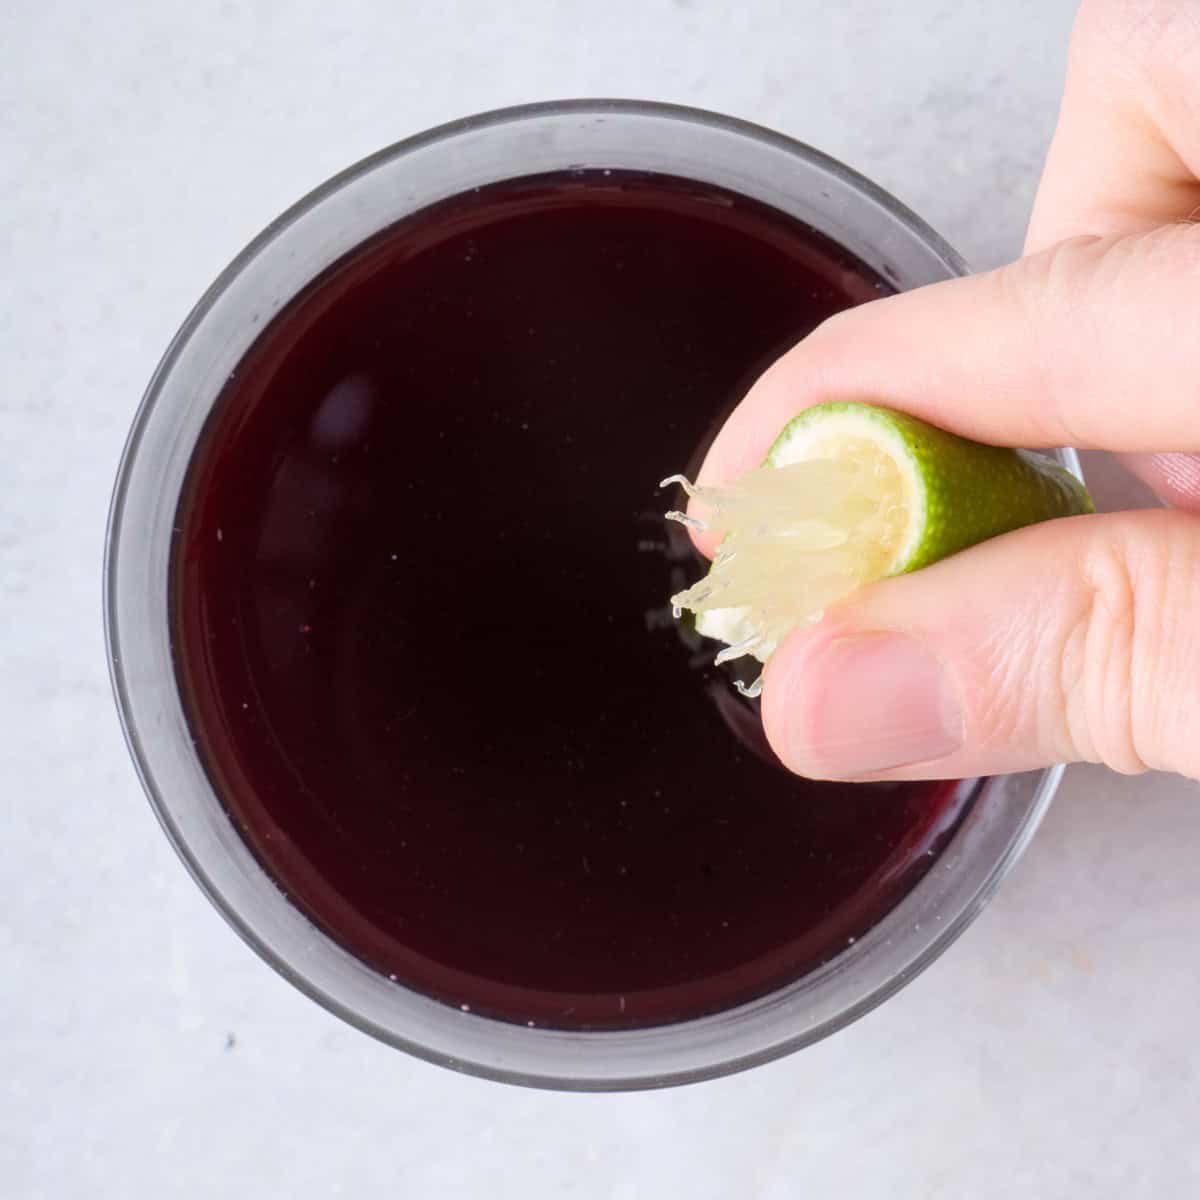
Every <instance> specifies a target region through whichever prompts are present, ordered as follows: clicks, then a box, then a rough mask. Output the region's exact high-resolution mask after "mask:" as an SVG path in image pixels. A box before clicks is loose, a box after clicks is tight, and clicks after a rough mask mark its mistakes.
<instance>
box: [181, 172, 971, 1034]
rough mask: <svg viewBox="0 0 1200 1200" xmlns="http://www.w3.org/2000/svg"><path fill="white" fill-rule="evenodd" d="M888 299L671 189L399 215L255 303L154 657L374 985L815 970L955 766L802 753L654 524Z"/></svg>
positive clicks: (622, 996) (705, 989)
mask: <svg viewBox="0 0 1200 1200" xmlns="http://www.w3.org/2000/svg"><path fill="white" fill-rule="evenodd" d="M882 290H886V289H885V287H884V285H883V284H882V283H881V281H880V280H878V279H877V278H876V277H875V276H874V275H873V274H872V273H871V272H870V271H868V270H867V269H866V268H865V267H863V266H862V265H861V264H859V263H857V262H856V261H854V260H852V259H850V258H849V257H848V256H847V255H845V254H844V253H842V252H840V251H839V250H837V249H836V248H835V247H834V246H832V245H831V244H830V243H828V242H826V241H825V240H824V239H822V238H820V237H818V236H817V235H816V234H814V233H813V232H812V231H810V230H808V229H806V228H805V227H803V226H802V225H799V224H797V223H796V222H794V221H793V220H791V219H790V218H786V217H784V216H782V215H781V214H779V213H777V212H775V211H773V210H770V209H767V208H764V207H762V206H760V205H758V204H755V203H751V202H749V201H747V200H745V199H744V198H741V197H737V196H734V195H732V194H729V193H723V192H719V191H715V190H713V189H711V188H708V187H700V186H698V185H693V184H689V183H686V182H683V181H680V180H673V179H667V178H663V177H653V176H651V177H636V176H625V175H619V176H618V175H608V174H601V173H598V172H593V173H588V174H577V175H572V176H564V177H554V178H549V177H543V178H539V179H526V180H519V181H514V182H510V183H506V184H503V185H498V186H495V187H492V188H487V189H484V190H482V191H480V192H476V193H472V194H470V195H465V196H462V197H459V198H457V199H455V200H453V201H450V202H447V203H445V204H443V205H440V206H438V207H436V208H434V209H431V210H428V211H426V212H424V213H420V214H418V215H417V216H415V217H413V218H411V219H409V220H408V221H406V222H404V223H403V224H402V225H401V226H399V227H397V228H395V229H394V230H392V231H391V232H389V233H388V234H387V235H385V236H383V237H382V238H380V239H378V240H377V241H376V242H375V243H373V244H372V245H370V246H369V247H367V248H365V249H363V250H362V251H360V252H358V253H357V254H355V255H354V256H352V257H351V258H350V259H349V260H347V261H346V262H344V263H343V264H341V265H340V266H339V267H337V268H336V269H335V270H333V271H331V272H330V273H329V274H328V275H327V276H326V277H325V278H324V279H322V280H321V281H320V282H319V283H318V284H317V285H316V286H314V287H313V288H311V289H310V290H309V291H308V292H307V293H306V294H305V295H304V296H303V297H301V298H300V299H299V300H298V301H297V302H295V303H294V304H293V305H291V306H290V307H289V308H287V309H286V310H285V311H284V312H283V313H282V314H280V315H279V316H278V317H277V318H276V319H275V321H274V322H273V323H272V324H271V325H270V326H269V328H268V329H267V330H266V332H265V333H264V334H263V336H262V338H261V339H260V341H259V342H258V344H257V345H256V347H255V348H254V350H253V352H252V353H251V354H250V355H249V356H248V358H247V359H246V361H245V362H244V364H243V365H242V367H241V368H240V369H239V370H238V371H237V373H236V375H235V377H234V378H232V379H231V380H230V382H229V385H228V387H227V389H226V392H225V394H224V396H223V397H222V398H221V401H220V403H219V404H218V406H217V409H216V411H215V414H214V416H213V418H212V420H211V421H210V424H209V427H208V430H207V432H206V435H205V437H204V439H203V442H202V444H201V446H200V447H199V449H198V450H197V452H196V458H195V462H194V465H193V469H192V475H191V478H190V482H189V487H188V490H187V492H186V494H185V497H184V500H183V503H182V506H181V511H180V514H179V522H178V524H179V526H180V529H181V533H180V536H179V540H178V544H177V551H176V557H175V567H174V577H173V604H174V620H175V628H176V633H177V662H178V670H179V677H180V680H181V685H182V688H183V692H184V696H185V702H186V704H187V706H188V709H189V712H190V715H191V720H192V724H193V729H194V732H195V735H196V738H197V741H198V744H199V746H200V748H201V751H202V753H203V755H204V756H205V759H206V761H207V763H208V767H209V770H210V773H211V775H212V777H213V780H214V783H215V785H216V786H217V788H218V790H219V792H220V794H221V795H222V797H223V798H224V802H225V804H226V805H227V807H228V809H229V812H230V813H231V815H232V817H233V819H234V820H235V822H236V823H237V826H238V827H239V829H240V830H241V831H242V832H243V834H244V836H245V838H246V840H247V842H248V843H249V844H250V845H251V846H252V847H253V849H254V850H255V852H256V853H257V854H258V856H259V857H260V859H261V860H262V862H263V863H264V865H265V866H266V867H267V869H268V870H269V871H270V872H271V873H272V875H273V876H274V877H275V878H276V879H277V881H278V882H279V885H280V887H281V888H283V890H284V891H285V892H286V893H287V894H288V895H289V896H290V897H291V899H292V900H293V902H294V903H295V904H297V905H299V906H300V907H301V908H302V909H304V910H305V911H306V912H307V913H308V914H309V915H310V916H311V917H312V919H313V920H314V921H315V922H317V923H318V924H319V925H320V926H322V927H323V928H324V929H326V930H327V931H328V932H329V933H330V934H332V936H333V937H335V938H337V939H338V940H339V941H341V942H342V943H343V944H344V945H345V946H346V947H348V948H349V949H350V950H351V951H353V952H354V953H355V954H356V955H358V956H360V957H361V958H362V959H364V960H366V961H367V962H369V963H370V964H372V965H373V966H374V967H376V968H377V969H378V970H379V971H381V972H385V973H389V974H392V975H394V976H396V978H397V979H398V980H399V981H400V982H401V983H402V984H407V985H409V986H411V987H414V988H417V989H419V990H421V991H423V992H426V993H428V994H430V995H432V996H435V997H438V998H440V999H442V1000H444V1001H446V1002H447V1003H450V1004H454V1005H469V1006H470V1007H471V1008H472V1009H473V1010H475V1011H479V1012H484V1013H489V1014H492V1015H495V1016H498V1017H502V1018H506V1019H509V1020H513V1021H520V1022H536V1023H538V1024H542V1023H546V1024H553V1025H558V1026H567V1027H580V1026H616V1025H637V1024H647V1023H656V1022H663V1021H674V1020H679V1019H682V1018H685V1017H689V1016H695V1015H697V1014H700V1013H704V1012H709V1011H712V1010H715V1009H719V1008H722V1007H725V1006H728V1005H731V1004H734V1003H736V1002H738V1001H741V1000H745V999H747V998H749V997H751V996H754V995H756V994H760V993H762V992H764V991H766V990H767V989H769V988H771V987H774V986H776V985H778V984H780V983H782V982H785V981H787V980H789V979H792V978H795V977H797V976H798V975H800V974H802V973H803V972H805V971H807V970H809V969H811V968H812V967H813V966H814V965H816V964H819V963H821V962H823V961H825V960H827V959H829V958H830V957H831V956H833V955H835V954H837V953H838V952H839V951H840V950H842V949H843V948H844V947H845V946H846V945H847V943H848V941H849V940H851V939H853V938H855V937H857V936H859V935H860V934H862V933H863V932H864V930H866V929H868V928H869V927H870V926H871V925H872V924H873V923H874V922H876V921H877V920H878V919H879V918H880V916H881V915H882V914H883V913H885V912H886V911H887V910H888V909H889V908H890V907H891V906H892V904H894V902H895V901H896V900H897V899H898V898H899V897H900V896H901V895H903V894H904V892H905V891H906V890H907V889H908V888H909V887H911V885H912V884H913V882H914V881H915V880H916V879H917V878H918V877H919V876H920V875H921V874H922V873H923V872H924V870H925V869H926V867H927V866H928V865H929V863H930V862H931V861H932V858H931V855H932V854H934V853H935V852H936V850H937V848H938V847H939V846H940V845H941V843H942V842H943V840H944V839H945V838H946V837H947V836H948V831H949V830H951V829H952V827H953V825H954V823H955V821H956V820H957V818H958V816H959V815H961V811H962V808H963V806H964V804H965V803H966V801H965V800H964V799H963V797H964V796H965V794H966V792H967V791H968V790H969V789H967V788H963V787H959V786H958V785H944V784H937V785H904V786H892V787H854V786H842V785H826V784H813V783H806V782H803V781H801V780H797V779H795V778H792V777H791V776H789V775H788V774H787V773H786V772H785V771H784V770H782V768H780V767H779V766H778V764H777V763H776V762H775V761H774V760H773V758H772V757H771V755H770V752H769V751H768V750H767V748H766V746H765V744H764V742H763V739H762V733H761V729H760V727H759V724H758V717H757V712H756V709H755V707H754V706H753V705H752V704H751V703H750V702H748V701H745V700H742V699H741V698H740V697H739V696H737V695H736V694H735V692H734V691H733V689H732V687H731V686H730V678H729V676H728V675H727V674H726V673H725V672H724V671H717V670H715V669H713V668H712V667H711V666H709V663H710V661H711V656H712V652H713V650H714V649H715V647H714V646H713V645H711V644H708V645H701V644H700V643H699V641H698V639H696V638H695V637H694V636H693V635H690V634H688V633H687V632H686V631H685V630H681V629H680V628H679V627H678V626H677V624H676V623H675V622H673V621H672V620H671V619H670V615H669V611H668V609H667V597H668V596H669V595H670V593H671V592H672V591H673V590H675V589H676V588H678V587H679V586H681V584H682V582H683V580H684V579H685V578H686V579H691V578H694V577H695V575H696V574H698V573H699V572H700V570H701V564H699V563H698V561H697V560H696V559H695V556H694V555H693V553H692V551H691V549H690V546H689V544H688V543H687V540H686V538H684V537H683V536H682V534H681V531H679V530H678V529H677V528H676V527H673V526H668V525H667V524H666V523H665V522H664V521H663V519H662V516H661V514H662V512H663V510H664V509H665V508H667V507H670V505H671V503H673V502H674V501H675V500H676V497H674V496H664V495H661V494H659V493H658V492H657V491H656V490H655V482H656V480H658V479H659V478H660V477H661V476H663V475H665V474H667V473H669V472H671V471H676V470H680V469H683V468H687V467H690V466H694V465H695V462H696V460H697V455H698V454H699V452H700V451H701V450H702V448H703V446H704V444H705V443H706V441H707V439H708V438H709V437H710V436H711V432H712V431H713V429H714V426H715V424H716V423H717V421H718V420H719V418H720V417H721V416H722V415H723V414H724V413H725V412H726V411H727V410H728V408H729V407H730V405H731V404H732V403H733V402H734V401H735V400H736V399H737V398H738V397H739V396H740V395H741V393H742V392H743V391H744V389H745V387H746V385H747V384H748V383H749V381H750V380H751V379H752V378H753V377H754V375H755V373H756V372H757V371H759V370H760V369H761V368H762V367H763V366H764V365H765V364H766V363H767V362H768V361H769V360H770V359H771V358H772V357H774V356H775V355H776V354H778V353H779V352H780V351H781V350H783V349H784V348H786V347H787V346H788V345H789V344H790V343H792V342H794V341H795V340H796V339H797V338H798V337H800V336H801V335H803V334H804V333H805V332H806V331H807V330H809V329H810V328H811V327H812V326H814V325H815V324H816V323H817V322H818V321H820V320H821V319H822V318H823V317H825V316H827V315H828V314H830V313H833V312H835V311H837V310H838V309H841V308H844V307H846V306H847V305H851V304H855V303H858V302H860V301H863V300H867V299H870V298H871V297H872V296H875V295H877V294H878V293H879V292H880V291H882Z"/></svg>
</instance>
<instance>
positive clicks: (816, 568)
mask: <svg viewBox="0 0 1200 1200" xmlns="http://www.w3.org/2000/svg"><path fill="white" fill-rule="evenodd" d="M672 483H679V484H681V485H682V486H683V488H684V490H685V491H686V492H687V494H688V495H689V496H693V497H695V498H696V499H698V500H699V501H701V503H702V504H703V505H704V508H705V510H706V515H705V518H704V519H703V520H698V519H697V518H694V517H689V516H687V515H686V514H684V513H682V512H670V513H668V514H667V516H668V517H669V518H671V519H672V520H677V521H682V522H683V523H684V524H688V525H691V526H693V527H700V528H704V529H712V530H715V531H717V532H719V533H723V534H724V535H725V536H724V538H723V539H722V541H721V543H720V546H719V548H718V550H717V554H716V556H715V558H714V559H713V562H712V566H711V567H710V569H709V571H708V574H707V575H705V576H704V578H703V579H701V580H699V581H698V582H697V583H695V584H693V585H692V586H691V587H689V588H687V589H685V590H684V591H682V592H679V593H678V594H677V595H675V596H673V597H672V598H671V603H672V605H673V606H674V609H675V613H676V615H677V616H679V615H681V614H682V611H683V610H684V609H689V610H690V611H692V612H694V613H695V614H696V629H697V631H698V632H699V633H701V634H703V635H704V636H706V637H711V638H715V639H717V640H718V641H722V642H725V643H726V644H727V645H726V648H725V649H724V650H722V651H721V652H720V653H719V654H718V655H717V662H718V663H721V662H725V661H728V660H730V659H734V658H740V657H742V656H744V655H752V656H753V657H755V658H757V659H758V660H759V661H760V662H766V661H767V659H768V658H770V656H771V654H772V653H773V652H774V650H775V648H776V647H777V646H778V645H779V643H780V642H781V641H782V640H783V638H784V637H785V636H786V635H787V634H788V633H790V632H791V631H792V630H793V629H795V628H798V627H800V626H802V625H806V624H811V623H813V622H815V621H817V620H819V619H820V618H821V617H822V616H823V615H824V612H825V610H826V609H827V608H828V607H829V606H830V605H831V604H834V603H836V602H837V601H838V600H841V599H844V598H845V597H846V596H848V595H850V593H852V592H853V591H854V590H855V589H857V588H859V587H861V586H862V585H863V584H866V583H870V582H872V581H874V580H877V579H883V578H886V577H888V576H890V575H901V574H904V573H905V572H908V571H915V570H917V569H919V568H920V567H924V566H928V565H929V564H930V563H932V562H936V561H937V560H938V559H941V558H946V557H947V556H948V555H951V554H954V553H955V552H957V551H959V550H963V549H965V548H966V547H968V546H973V545H975V544H976V543H977V542H982V541H985V540H986V539H987V538H990V537H995V536H997V535H998V534H1001V533H1007V532H1009V531H1010V530H1013V529H1019V528H1020V527H1021V526H1023V525H1032V524H1033V523H1035V522H1037V521H1047V520H1050V519H1052V518H1054V517H1066V516H1074V515H1078V514H1080V513H1089V512H1093V511H1094V505H1093V504H1092V499H1091V497H1090V496H1089V495H1088V493H1087V489H1086V488H1085V487H1084V486H1083V484H1082V483H1081V482H1080V481H1079V480H1078V479H1076V477H1075V476H1074V475H1072V474H1071V473H1070V471H1068V470H1067V469H1066V468H1065V467H1063V466H1060V465H1059V464H1058V463H1057V462H1055V461H1054V460H1053V459H1052V458H1048V457H1047V456H1046V455H1043V454H1034V453H1032V452H1030V451H1026V450H1011V449H1007V448H1004V447H1000V446H987V445H984V444H982V443H980V442H973V441H970V440H968V439H967V438H961V437H958V436H956V435H955V434H952V433H947V432H946V431H945V430H943V429H938V428H937V427H936V426H933V425H930V424H928V423H927V422H925V421H921V420H918V419H917V418H916V417H911V416H908V415H907V414H905V413H899V412H894V411H892V410H891V409H887V408H880V407H878V406H876V405H871V404H859V403H852V402H844V401H833V402H830V403H826V404H818V405H816V406H815V407H813V408H809V409H806V410H805V411H804V412H802V413H801V414H800V415H799V416H797V417H795V418H793V419H792V420H791V421H790V422H788V424H787V425H786V426H784V428H783V430H782V432H781V433H780V434H779V436H778V437H777V438H776V439H775V442H774V444H773V445H772V446H771V449H770V450H769V451H768V452H767V457H766V460H765V461H764V462H763V464H762V466H760V467H756V468H755V469H753V470H751V471H747V472H746V473H745V474H744V475H742V476H740V477H739V478H738V479H736V480H734V481H733V482H732V483H730V484H727V485H724V486H721V487H697V486H695V485H693V484H691V483H690V482H689V481H688V480H686V479H685V478H683V476H680V475H673V476H671V477H670V478H668V479H665V480H663V483H662V486H664V487H665V486H668V485H669V484H672ZM760 687H761V680H760V681H759V682H758V683H757V684H755V685H754V686H753V687H751V688H750V689H745V690H747V691H749V692H750V694H757V689H758V688H760Z"/></svg>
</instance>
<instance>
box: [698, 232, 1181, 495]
mask: <svg viewBox="0 0 1200 1200" xmlns="http://www.w3.org/2000/svg"><path fill="white" fill-rule="evenodd" d="M1198 279H1200V226H1184V225H1174V226H1168V227H1166V228H1163V229H1158V230H1154V231H1152V232H1151V233H1148V234H1142V235H1137V236H1133V237H1126V238H1108V239H1081V240H1077V241H1071V242H1066V243H1063V244H1060V245H1059V246H1057V247H1055V248H1053V249H1051V250H1049V251H1045V252H1043V253H1042V254H1038V255H1033V256H1031V257H1028V258H1024V259H1021V260H1019V261H1018V262H1016V263H1012V264H1009V265H1008V266H1005V267H1001V268H1000V269H999V270H996V271H991V272H988V273H986V274H981V275H973V276H969V277H967V278H964V279H953V280H948V281H946V282H944V283H937V284H932V285H930V286H928V287H924V288H919V289H917V290H915V291H911V292H905V293H902V294H900V295H897V296H890V297H888V298H886V299H883V300H876V301H872V302H871V303H869V304H864V305H862V306H861V307H859V308H854V309H849V310H848V311H846V312H843V313H840V314H839V315H838V316H836V317H834V318H832V319H831V320H829V321H827V322H825V324H824V325H822V326H820V327H819V328H818V329H817V330H816V331H815V332H814V333H813V334H811V335H810V336H809V337H808V338H806V339H805V340H804V341H802V342H801V343H799V345H797V346H796V347H794V348H793V349H792V350H791V351H789V352H788V353H787V354H785V355H784V356H783V357H782V358H781V359H779V361H778V362H776V363H775V365H774V366H772V367H771V368H770V369H769V370H768V371H767V373H766V374H765V375H763V376H762V377H761V378H760V379H759V380H758V382H757V383H756V384H755V385H754V386H753V387H752V388H751V389H750V391H749V393H747V395H746V397H745V399H744V400H743V401H742V402H741V404H740V405H739V406H738V407H737V408H736V409H735V410H734V412H733V414H732V415H731V417H730V418H729V420H728V421H727V422H726V424H725V426H724V428H723V429H722V430H721V432H720V434H719V435H718V436H717V439H716V441H715V442H714V443H713V446H712V448H711V449H710V451H709V453H708V457H707V458H706V460H705V463H704V466H703V468H702V469H701V471H700V478H701V480H702V481H703V482H705V483H721V482H726V481H728V480H729V479H732V478H733V477H735V476H736V475H738V474H740V473H741V472H742V471H744V470H747V469H749V468H750V467H753V466H756V465H757V464H758V463H760V462H761V461H762V458H763V456H764V454H765V453H766V451H767V449H768V448H769V446H770V444H771V442H772V440H773V439H774V438H775V436H776V435H777V434H778V432H779V430H780V429H781V428H782V427H783V426H784V425H785V424H786V423H787V421H788V420H789V419H790V418H791V417H792V416H794V415H795V414H796V413H797V412H799V411H800V410H801V409H804V408H807V407H809V406H810V405H813V404H817V403H820V402H821V401H824V400H863V401H869V402H871V403H875V404H882V405H886V406H888V407H891V408H897V409H901V410H903V411H904V412H909V413H912V414H913V415H914V416H918V417H922V418H924V419H925V420H927V421H930V422H931V423H932V424H934V425H939V426H941V427H942V428H944V429H949V430H951V431H953V432H955V433H958V434H961V435H962V436H964V437H970V438H975V439H976V440H978V441H983V442H990V443H993V444H995V445H1008V446H1026V447H1051V446H1063V445H1069V446H1077V447H1080V448H1093V449H1103V450H1117V451H1120V450H1128V451H1146V452H1155V451H1163V450H1187V451H1200V349H1198V347H1200V312H1198V310H1197V308H1196V305H1195V292H1196V284H1197V280H1198Z"/></svg>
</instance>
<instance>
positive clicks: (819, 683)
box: [775, 633, 963, 778]
mask: <svg viewBox="0 0 1200 1200" xmlns="http://www.w3.org/2000/svg"><path fill="white" fill-rule="evenodd" d="M784 666H785V678H784V679H783V680H778V679H777V680H775V684H776V687H777V688H778V685H779V684H782V686H783V694H782V697H781V698H778V699H777V700H776V702H775V703H776V705H778V704H779V703H782V704H784V705H785V706H786V709H785V712H784V715H783V720H784V722H785V734H784V743H785V745H784V747H783V750H784V757H785V760H786V761H787V763H788V765H789V766H791V767H793V769H795V770H797V771H799V772H800V773H802V774H803V773H811V774H819V775H821V776H826V777H831V778H853V777H855V776H860V775H870V774H874V773H875V772H878V771H887V770H891V769H893V768H895V767H904V766H909V765H910V764H913V763H924V762H933V761H936V760H937V759H939V758H945V757H946V756H947V755H948V754H952V753H953V752H954V751H955V750H957V749H959V748H960V747H961V745H962V740H963V720H962V708H961V705H960V703H959V700H958V696H957V693H956V689H955V688H954V686H953V683H952V681H951V680H950V679H948V678H947V676H946V673H945V671H944V670H943V668H942V666H941V664H940V663H939V662H938V660H937V659H936V658H935V657H934V656H933V655H932V654H931V653H930V652H929V651H928V650H927V649H926V648H925V647H924V646H923V645H922V644H921V643H920V642H918V641H917V640H916V639H915V638H911V637H909V636H907V635H906V634H901V633H870V634H860V635H857V636H854V637H848V638H835V639H833V640H831V641H825V642H823V643H817V644H815V645H813V646H812V649H811V651H810V652H808V653H806V652H805V650H803V649H801V650H800V652H799V653H798V654H797V655H796V656H795V658H794V659H791V660H790V661H787V662H786V663H785V664H784ZM778 695H779V694H778V691H777V697H778Z"/></svg>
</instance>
